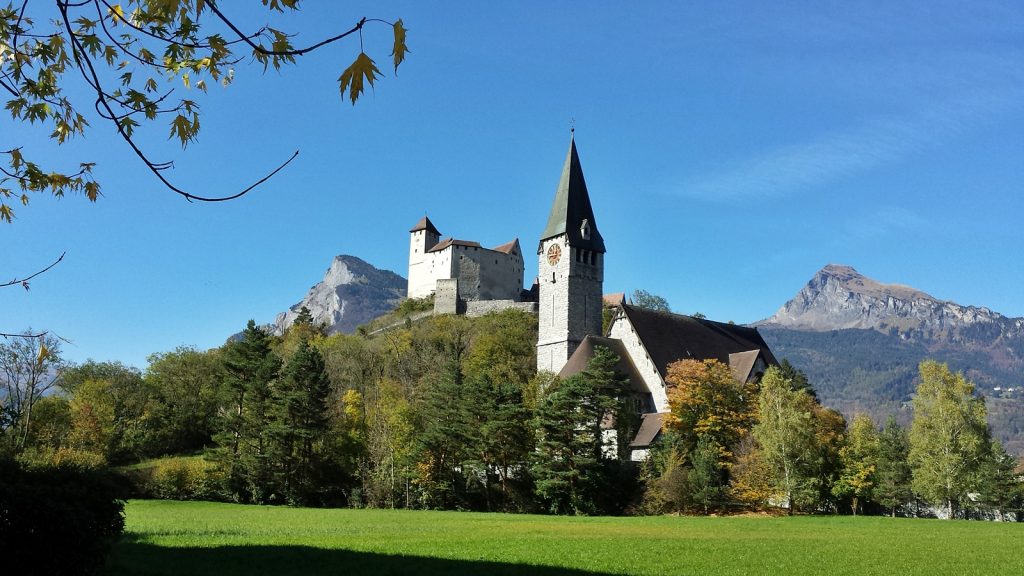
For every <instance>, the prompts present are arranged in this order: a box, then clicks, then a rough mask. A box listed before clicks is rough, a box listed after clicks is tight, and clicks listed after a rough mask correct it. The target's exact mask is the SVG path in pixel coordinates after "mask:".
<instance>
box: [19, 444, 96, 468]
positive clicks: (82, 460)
mask: <svg viewBox="0 0 1024 576" xmlns="http://www.w3.org/2000/svg"><path fill="white" fill-rule="evenodd" d="M18 462H19V463H21V465H22V466H24V467H25V468H26V469H29V470H35V469H45V468H52V467H55V466H66V467H72V468H78V469H79V470H101V469H103V468H105V467H106V466H107V459H106V458H104V457H103V455H102V454H97V453H95V452H87V451H85V450H77V449H75V448H68V447H66V446H65V447H61V448H55V449H54V448H38V449H36V448H30V449H28V450H25V451H24V452H22V453H21V454H19V455H18Z"/></svg>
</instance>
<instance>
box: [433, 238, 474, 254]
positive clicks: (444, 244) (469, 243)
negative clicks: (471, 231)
mask: <svg viewBox="0 0 1024 576" xmlns="http://www.w3.org/2000/svg"><path fill="white" fill-rule="evenodd" d="M449 246H466V247H468V248H481V246H480V243H479V242H473V241H472V240H456V239H455V238H446V239H444V240H442V241H440V242H438V243H437V245H436V246H434V247H433V248H431V249H430V250H427V252H440V251H441V250H444V249H445V248H447V247H449Z"/></svg>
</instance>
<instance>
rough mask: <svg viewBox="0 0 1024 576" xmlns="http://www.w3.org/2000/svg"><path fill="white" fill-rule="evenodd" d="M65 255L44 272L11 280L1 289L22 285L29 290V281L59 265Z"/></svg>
mask: <svg viewBox="0 0 1024 576" xmlns="http://www.w3.org/2000/svg"><path fill="white" fill-rule="evenodd" d="M65 254H67V251H64V252H61V254H60V257H59V258H57V259H56V260H54V261H53V262H51V263H50V265H49V266H47V267H46V268H43V269H42V270H40V271H38V272H36V273H35V274H32V275H29V276H26V277H25V278H20V279H19V278H15V279H14V280H11V281H10V282H4V283H3V284H0V288H6V287H7V286H14V285H15V284H21V285H22V286H24V288H25V290H28V281H29V280H31V279H33V278H35V277H36V276H39V275H40V274H43V273H45V272H46V271H48V270H49V269H50V268H53V267H54V266H56V265H57V264H60V261H61V260H63V259H64V255H65ZM44 334H45V332H44ZM0 335H2V336H9V334H0Z"/></svg>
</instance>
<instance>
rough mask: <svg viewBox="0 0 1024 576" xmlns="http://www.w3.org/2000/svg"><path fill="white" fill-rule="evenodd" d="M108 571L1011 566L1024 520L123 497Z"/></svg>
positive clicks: (935, 569)
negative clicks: (497, 510) (601, 513)
mask: <svg viewBox="0 0 1024 576" xmlns="http://www.w3.org/2000/svg"><path fill="white" fill-rule="evenodd" d="M125 513H126V520H127V526H126V530H125V534H124V537H123V538H122V539H121V541H120V542H118V544H117V545H116V546H115V548H114V553H113V555H112V558H111V570H110V573H111V574H118V575H120V574H153V575H157V574H194V575H206V574H209V575H217V576H231V575H235V574H237V575H242V574H244V575H247V576H248V575H253V574H295V575H298V574H304V575H305V574H345V575H362V574H367V575H369V574H373V575H374V576H381V575H386V574H422V575H432V574H488V575H492V574H532V575H539V576H547V575H555V574H570V575H573V574H574V575H581V576H582V575H601V574H638V575H639V574H649V575H666V574H701V575H716V574H785V575H799V574H830V575H839V574H901V575H902V574H928V575H934V574H1014V575H1019V574H1022V573H1024V555H1022V554H1021V544H1022V543H1024V524H1001V523H990V522H966V521H941V520H916V519H900V518H896V519H893V518H878V517H870V518H864V517H861V518H852V517H836V516H822V517H813V516H805V517H795V518H785V517H764V516H732V517H720V518H716V517H711V518H704V517H667V516H666V517H646V518H609V517H590V518H587V517H555V516H532V515H512V514H486V513H466V512H430V511H404V510H351V509H334V510H324V509H302V508H284V507H269V506H242V505H235V504H217V503H208V502H174V501H143V500H136V501H130V502H128V504H127V506H126V508H125Z"/></svg>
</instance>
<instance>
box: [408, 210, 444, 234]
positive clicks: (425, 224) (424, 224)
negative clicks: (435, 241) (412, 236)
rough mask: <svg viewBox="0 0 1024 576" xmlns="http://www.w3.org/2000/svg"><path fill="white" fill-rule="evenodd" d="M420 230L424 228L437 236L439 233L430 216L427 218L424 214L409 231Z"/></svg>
mask: <svg viewBox="0 0 1024 576" xmlns="http://www.w3.org/2000/svg"><path fill="white" fill-rule="evenodd" d="M420 230H426V231H428V232H433V233H434V234H437V235H438V236H440V235H441V233H440V232H438V231H437V228H436V227H435V226H434V223H433V222H431V221H430V218H427V217H426V215H424V216H423V218H420V221H419V222H417V223H416V225H415V226H413V227H412V230H409V232H419V231H420Z"/></svg>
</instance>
